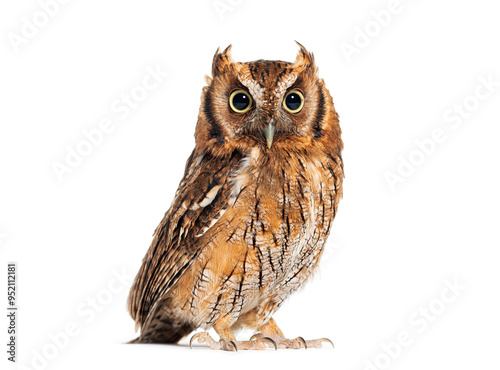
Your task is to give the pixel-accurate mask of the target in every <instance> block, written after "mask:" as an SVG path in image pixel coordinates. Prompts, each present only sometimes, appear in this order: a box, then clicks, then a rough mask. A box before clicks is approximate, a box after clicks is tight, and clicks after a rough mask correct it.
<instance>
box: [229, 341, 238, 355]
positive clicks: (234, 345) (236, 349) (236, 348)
mask: <svg viewBox="0 0 500 370" xmlns="http://www.w3.org/2000/svg"><path fill="white" fill-rule="evenodd" d="M229 343H231V344H232V345H233V347H234V350H235V351H236V352H238V347H237V346H236V343H234V341H233V340H230V341H229Z"/></svg>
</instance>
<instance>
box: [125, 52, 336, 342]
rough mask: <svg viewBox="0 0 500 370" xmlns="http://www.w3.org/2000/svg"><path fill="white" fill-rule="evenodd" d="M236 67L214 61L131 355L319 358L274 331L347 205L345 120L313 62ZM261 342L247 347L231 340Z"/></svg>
mask: <svg viewBox="0 0 500 370" xmlns="http://www.w3.org/2000/svg"><path fill="white" fill-rule="evenodd" d="M298 45H299V47H300V50H299V53H298V55H297V58H296V60H295V62H293V63H292V62H283V61H271V60H257V61H253V62H246V63H241V62H234V61H233V60H232V58H231V55H230V50H231V46H229V47H228V48H226V49H225V50H224V51H222V52H220V51H219V49H218V50H217V52H216V53H215V56H214V58H213V65H212V76H211V77H208V76H206V77H205V79H206V82H207V86H205V87H204V88H203V91H202V96H201V106H200V109H199V115H198V122H197V125H196V129H195V142H196V144H195V148H194V150H193V152H192V154H191V156H190V157H189V159H188V160H187V163H186V167H185V173H184V177H183V178H182V181H181V182H180V184H179V188H178V190H177V193H176V194H175V197H174V200H173V202H172V204H171V206H170V209H169V210H168V211H167V212H166V214H165V216H164V217H163V220H162V221H161V223H160V224H159V226H158V227H157V228H156V230H155V233H154V236H153V241H152V243H151V246H150V248H149V250H148V252H147V254H146V256H145V257H144V259H143V261H142V266H141V267H140V270H139V272H138V274H137V276H136V278H135V280H134V283H133V286H132V288H131V291H130V295H129V298H128V308H129V311H130V314H131V316H132V318H133V319H134V320H135V322H136V330H137V329H138V328H139V327H140V335H139V337H138V338H137V339H135V340H133V341H132V342H133V343H176V342H178V341H179V340H180V339H182V338H183V337H185V336H187V335H188V334H190V333H191V332H192V331H194V330H196V329H198V328H202V329H204V330H208V329H211V328H213V329H214V330H215V332H216V333H217V334H218V336H219V340H216V339H214V338H212V337H211V336H210V335H209V333H208V332H207V331H202V332H199V333H198V334H195V335H194V336H193V337H192V338H191V343H193V342H198V343H206V344H207V345H208V346H209V347H210V348H212V349H219V350H228V351H237V350H246V349H247V350H250V349H265V348H273V347H274V348H275V349H277V348H308V347H318V348H319V347H321V346H322V344H323V342H325V341H329V340H328V339H326V338H321V339H310V340H305V339H304V338H302V337H298V338H292V339H289V338H286V337H285V336H284V334H283V332H282V331H281V330H280V328H279V327H278V325H277V323H276V321H275V320H274V319H273V314H274V313H275V312H276V310H277V309H278V308H279V307H280V306H281V304H282V303H283V302H284V300H285V299H286V298H287V297H288V296H289V295H290V294H291V293H293V292H294V291H296V290H297V289H298V288H299V287H301V286H302V285H304V283H305V282H306V281H308V279H310V277H311V276H312V275H313V273H314V271H315V270H316V268H317V266H318V262H319V260H320V258H321V255H322V253H323V249H324V246H325V242H326V239H327V237H328V235H329V233H330V230H331V227H332V221H333V219H334V217H335V214H336V212H337V206H338V203H339V200H340V198H341V196H342V181H343V177H344V170H343V161H342V157H341V152H342V148H343V143H342V140H341V130H340V126H339V120H338V115H337V112H336V111H335V109H334V105H333V101H332V97H331V96H330V93H329V91H328V90H327V88H326V87H325V83H324V81H323V80H322V79H321V78H319V77H318V70H317V68H316V65H315V61H314V56H313V54H312V53H310V52H308V51H307V50H306V49H305V48H304V47H303V46H302V45H300V44H298ZM242 328H247V329H252V330H254V331H255V332H256V334H255V335H253V336H252V337H251V338H249V339H248V340H237V339H236V337H235V335H234V333H235V332H236V331H238V330H239V329H242Z"/></svg>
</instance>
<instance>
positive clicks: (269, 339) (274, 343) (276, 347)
mask: <svg viewBox="0 0 500 370" xmlns="http://www.w3.org/2000/svg"><path fill="white" fill-rule="evenodd" d="M250 339H251V338H250ZM262 339H265V340H268V341H270V342H271V343H272V344H273V345H274V350H275V351H277V350H278V346H277V345H276V342H275V341H274V340H273V339H272V338H269V337H262V338H261V340H262Z"/></svg>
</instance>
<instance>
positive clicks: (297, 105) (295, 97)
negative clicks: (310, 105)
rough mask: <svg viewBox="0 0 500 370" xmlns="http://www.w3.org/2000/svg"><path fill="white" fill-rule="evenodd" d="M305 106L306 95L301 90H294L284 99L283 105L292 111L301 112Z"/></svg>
mask: <svg viewBox="0 0 500 370" xmlns="http://www.w3.org/2000/svg"><path fill="white" fill-rule="evenodd" d="M303 106H304V95H302V93H301V92H300V91H299V90H292V91H290V92H289V93H288V94H286V96H285V99H283V107H284V108H285V109H286V110H287V111H288V112H290V113H299V112H300V111H301V110H302V107H303Z"/></svg>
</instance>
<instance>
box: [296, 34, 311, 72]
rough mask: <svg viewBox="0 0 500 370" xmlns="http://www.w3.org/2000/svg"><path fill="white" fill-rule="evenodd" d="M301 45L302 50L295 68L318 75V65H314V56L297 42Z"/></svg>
mask: <svg viewBox="0 0 500 370" xmlns="http://www.w3.org/2000/svg"><path fill="white" fill-rule="evenodd" d="M295 42H296V43H297V45H299V47H300V50H299V53H298V54H297V58H296V59H295V63H294V67H295V68H297V69H299V70H301V71H303V70H310V71H311V72H313V73H316V65H315V63H314V54H313V53H310V52H308V51H307V49H306V48H305V47H304V46H303V45H302V44H301V43H299V42H298V41H295Z"/></svg>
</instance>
